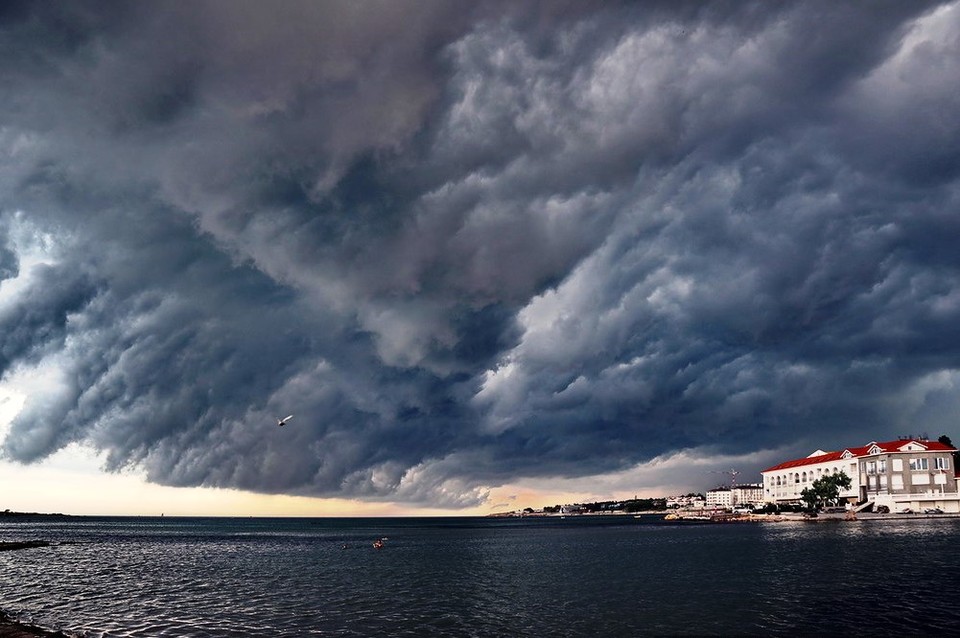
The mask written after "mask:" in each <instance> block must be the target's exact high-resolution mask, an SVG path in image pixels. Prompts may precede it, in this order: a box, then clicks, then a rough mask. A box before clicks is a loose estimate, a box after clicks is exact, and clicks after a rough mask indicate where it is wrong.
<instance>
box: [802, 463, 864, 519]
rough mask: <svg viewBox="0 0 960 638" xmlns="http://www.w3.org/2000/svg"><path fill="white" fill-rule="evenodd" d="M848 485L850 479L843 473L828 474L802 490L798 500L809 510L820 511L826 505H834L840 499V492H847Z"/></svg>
mask: <svg viewBox="0 0 960 638" xmlns="http://www.w3.org/2000/svg"><path fill="white" fill-rule="evenodd" d="M850 485H851V481H850V477H849V476H847V475H846V474H845V473H843V472H840V473H838V474H828V475H827V476H823V477H821V478H818V479H817V480H816V481H814V482H813V483H811V484H810V487H807V488H804V490H803V491H802V492H800V500H802V501H803V502H804V503H805V504H806V506H807V508H809V509H811V510H818V509H822V508H823V507H824V506H825V505H827V504H828V503H835V502H836V501H837V499H838V498H839V497H840V490H841V489H843V490H848V489H850Z"/></svg>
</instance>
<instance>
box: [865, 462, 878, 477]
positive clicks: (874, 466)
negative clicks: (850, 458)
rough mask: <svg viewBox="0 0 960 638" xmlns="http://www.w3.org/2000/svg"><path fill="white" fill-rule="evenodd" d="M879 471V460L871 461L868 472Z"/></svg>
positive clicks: (868, 464)
mask: <svg viewBox="0 0 960 638" xmlns="http://www.w3.org/2000/svg"><path fill="white" fill-rule="evenodd" d="M876 473H877V462H876V461H870V462H868V463H867V474H876Z"/></svg>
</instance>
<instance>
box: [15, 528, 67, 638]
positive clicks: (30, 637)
mask: <svg viewBox="0 0 960 638" xmlns="http://www.w3.org/2000/svg"><path fill="white" fill-rule="evenodd" d="M49 545H50V543H49V541H3V542H0V551H15V550H23V549H30V548H33V547H47V546H49ZM37 636H45V637H46V638H69V637H68V636H67V635H66V634H64V633H61V632H59V631H50V630H47V629H42V628H40V627H34V626H33V625H27V624H25V623H22V622H19V621H17V620H14V619H13V618H11V617H10V615H9V614H7V612H5V611H3V610H2V609H0V638H36V637H37Z"/></svg>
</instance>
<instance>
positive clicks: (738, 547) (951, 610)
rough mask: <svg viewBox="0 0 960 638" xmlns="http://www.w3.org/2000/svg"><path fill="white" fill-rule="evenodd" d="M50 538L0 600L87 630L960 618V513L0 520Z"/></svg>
mask: <svg viewBox="0 0 960 638" xmlns="http://www.w3.org/2000/svg"><path fill="white" fill-rule="evenodd" d="M37 539H39V540H48V541H51V542H52V544H51V545H50V546H48V547H37V548H31V549H23V550H17V551H5V552H0V609H2V610H3V611H5V612H6V613H7V614H9V615H10V616H12V617H14V618H16V619H18V620H21V621H23V622H27V623H31V624H34V625H37V626H41V627H45V628H49V629H55V630H59V631H62V632H64V633H65V634H67V635H70V636H77V637H85V638H92V637H97V638H99V637H118V638H124V637H134V636H193V637H198V638H200V637H221V636H223V637H226V636H269V637H277V636H291V637H293V636H391V637H393V636H417V637H421V636H469V637H487V636H489V637H502V636H531V637H533V636H536V637H544V636H571V637H573V636H601V637H606V636H704V635H707V636H743V635H756V636H812V635H827V636H833V635H842V636H921V635H922V636H927V635H936V634H948V635H954V634H956V633H957V631H958V630H960V603H958V602H957V601H958V600H960V598H958V592H960V519H956V518H950V519H917V520H897V521H893V520H888V521H858V522H850V521H844V522H831V523H828V522H821V523H809V522H799V521H797V522H780V523H726V524H702V525H695V524H689V523H687V524H673V523H669V522H666V521H664V520H663V517H662V515H644V516H641V517H639V518H635V517H633V516H596V517H593V516H569V517H566V518H560V517H540V518H535V517H529V518H479V517H478V518H174V517H156V518H135V517H109V518H107V517H104V518H98V517H63V518H57V517H0V540H2V541H17V540H37ZM378 539H380V540H381V542H382V547H381V548H380V549H376V548H375V547H374V543H375V542H376V541H377V540H378Z"/></svg>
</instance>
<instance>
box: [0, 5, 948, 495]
mask: <svg viewBox="0 0 960 638" xmlns="http://www.w3.org/2000/svg"><path fill="white" fill-rule="evenodd" d="M958 113H960V3H956V2H954V3H937V2H893V1H891V2H876V3H854V2H833V1H831V2H826V1H824V2H802V3H772V2H710V3H698V2H672V1H671V2H638V3H635V2H625V3H615V2H611V3H590V2H570V3H564V2H544V3H533V2H530V3H515V2H503V3H501V2H479V3H455V2H446V1H442V2H440V1H438V2H429V1H417V2H373V1H369V2H342V3H334V2H312V1H311V2H298V1H286V2H281V3H265V2H253V1H233V0H230V1H227V0H223V1H214V2H209V1H206V2H205V1H198V2H149V3H131V2H119V1H117V2H71V3H49V2H23V3H20V2H4V3H2V4H0V280H2V283H0V374H2V377H0V388H2V389H3V391H4V392H5V393H6V394H5V395H4V396H5V397H6V398H4V399H2V401H6V402H8V403H10V402H13V401H15V400H16V401H20V402H22V405H20V403H18V404H17V410H18V411H16V416H15V417H14V418H13V420H12V422H11V423H10V424H9V426H6V427H4V428H3V429H0V446H2V448H0V449H2V452H0V456H2V458H3V459H4V460H5V461H6V462H11V463H21V464H28V465H29V464H35V463H37V462H41V461H43V460H44V459H46V458H48V457H50V456H51V455H53V454H55V453H57V452H58V451H60V450H63V449H64V448H67V447H69V446H74V445H77V446H82V447H84V448H87V449H91V450H94V451H96V452H97V454H99V455H100V458H102V462H103V464H104V469H105V470H106V471H108V472H116V471H121V470H125V469H131V468H132V469H136V470H137V471H141V472H143V473H144V474H145V476H146V477H147V479H148V480H149V481H150V482H153V483H157V484H160V485H168V486H206V487H220V488H235V489H239V490H247V491H251V492H257V493H263V494H289V495H300V496H315V497H336V498H348V499H359V500H370V501H378V500H380V501H395V502H403V503H410V504H419V505H429V506H434V507H446V508H462V507H470V506H475V505H477V504H478V503H482V502H484V500H485V499H487V498H488V496H489V489H490V488H491V487H493V486H501V485H508V484H514V485H519V484H523V482H524V481H534V482H535V481H538V480H544V481H545V480H563V481H576V480H577V479H579V478H583V479H584V480H586V478H587V477H595V476H600V475H604V474H611V473H613V474H615V473H617V472H624V471H628V470H630V469H631V468H637V467H644V468H647V469H646V470H644V472H645V473H644V474H643V476H644V477H645V480H647V481H648V482H650V483H651V484H664V485H667V484H678V482H680V483H682V477H683V475H684V472H685V471H687V470H684V468H683V467H682V465H683V464H677V463H674V464H672V465H671V464H670V463H665V464H664V467H663V468H662V474H659V475H658V473H657V472H658V470H657V467H658V466H657V464H656V463H654V464H651V461H654V460H658V459H659V460H663V459H670V458H682V459H691V458H697V457H698V456H699V457H702V458H708V457H709V458H717V459H730V458H733V459H740V460H741V462H742V463H745V465H744V466H743V467H741V468H740V469H741V470H743V471H744V473H745V474H749V471H750V470H752V471H754V472H755V471H756V470H758V469H760V468H761V466H763V465H764V464H765V463H767V464H772V463H775V462H778V461H780V460H784V459H786V458H790V457H791V455H794V454H796V455H803V454H807V453H809V452H810V451H812V450H814V449H816V448H823V449H837V448H843V447H845V446H852V445H863V444H864V443H866V442H868V441H871V440H889V439H894V438H896V437H897V436H898V435H901V434H928V435H929V436H931V437H933V438H936V437H937V436H938V435H940V434H944V433H946V434H948V435H953V437H954V439H955V440H956V439H957V438H958V437H957V435H958V434H960V430H958V429H957V427H956V423H957V415H958V414H960V248H958V240H960V116H958ZM17 397H19V399H17ZM11 409H12V408H11ZM290 413H293V414H295V415H296V416H295V418H294V419H293V420H292V421H291V422H290V423H289V424H288V425H287V426H285V427H284V428H283V429H280V428H276V427H275V423H276V418H277V417H282V416H285V415H287V414H290ZM762 453H766V456H764V454H762ZM758 454H759V455H758ZM751 455H754V456H751ZM749 459H754V461H755V463H754V466H752V467H750V462H751V461H750V460H749ZM718 467H719V466H718ZM704 471H706V470H704ZM704 482H708V480H707V479H704V478H703V476H700V477H699V478H697V480H696V481H695V482H694V483H696V484H702V483H704Z"/></svg>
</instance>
